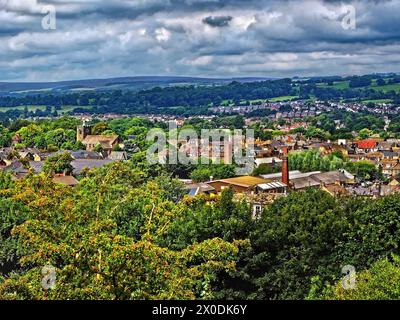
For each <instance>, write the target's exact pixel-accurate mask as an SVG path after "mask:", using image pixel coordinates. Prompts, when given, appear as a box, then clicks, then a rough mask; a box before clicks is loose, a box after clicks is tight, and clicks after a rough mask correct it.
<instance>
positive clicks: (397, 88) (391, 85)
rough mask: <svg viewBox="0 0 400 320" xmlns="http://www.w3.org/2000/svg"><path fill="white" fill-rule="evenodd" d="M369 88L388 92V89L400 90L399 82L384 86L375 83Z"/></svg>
mask: <svg viewBox="0 0 400 320" xmlns="http://www.w3.org/2000/svg"><path fill="white" fill-rule="evenodd" d="M371 89H374V90H380V91H383V92H388V91H392V90H394V91H396V92H400V83H395V84H387V85H384V86H377V85H372V86H371Z"/></svg>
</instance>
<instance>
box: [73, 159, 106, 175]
mask: <svg viewBox="0 0 400 320" xmlns="http://www.w3.org/2000/svg"><path fill="white" fill-rule="evenodd" d="M111 162H113V161H112V160H109V159H102V160H94V159H90V160H86V159H78V160H74V161H72V162H71V165H72V167H73V168H74V171H73V174H74V175H76V174H81V172H82V170H83V169H84V168H88V169H93V168H100V167H102V166H104V165H106V164H109V163H111Z"/></svg>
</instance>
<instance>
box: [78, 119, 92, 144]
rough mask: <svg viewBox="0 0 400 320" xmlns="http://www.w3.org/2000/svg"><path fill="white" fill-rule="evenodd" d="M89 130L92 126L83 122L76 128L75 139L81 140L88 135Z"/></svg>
mask: <svg viewBox="0 0 400 320" xmlns="http://www.w3.org/2000/svg"><path fill="white" fill-rule="evenodd" d="M91 131H92V126H90V125H88V124H86V122H83V124H82V125H81V126H78V127H77V128H76V140H77V141H81V142H82V141H83V140H84V139H85V138H86V137H87V136H88V135H90V134H91Z"/></svg>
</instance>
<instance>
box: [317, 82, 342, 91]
mask: <svg viewBox="0 0 400 320" xmlns="http://www.w3.org/2000/svg"><path fill="white" fill-rule="evenodd" d="M317 86H318V87H320V88H334V89H338V90H341V89H348V88H349V81H337V82H334V83H333V85H332V86H329V85H327V84H326V83H318V84H317Z"/></svg>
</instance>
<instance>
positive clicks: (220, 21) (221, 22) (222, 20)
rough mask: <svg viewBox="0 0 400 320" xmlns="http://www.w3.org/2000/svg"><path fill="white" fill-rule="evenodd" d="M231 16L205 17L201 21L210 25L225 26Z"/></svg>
mask: <svg viewBox="0 0 400 320" xmlns="http://www.w3.org/2000/svg"><path fill="white" fill-rule="evenodd" d="M232 19H233V18H232V17H231V16H219V17H213V16H209V17H205V18H204V19H203V22H204V23H205V24H208V25H209V26H211V27H227V26H229V22H231V20H232Z"/></svg>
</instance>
